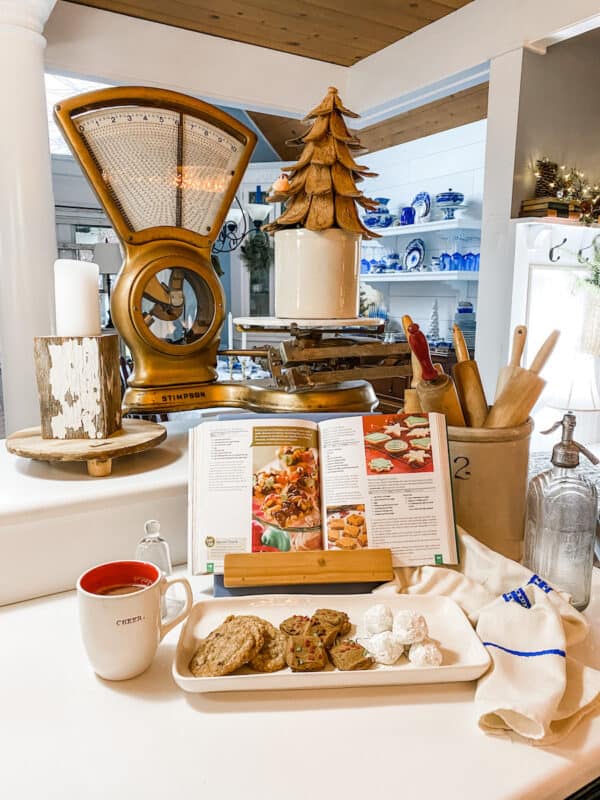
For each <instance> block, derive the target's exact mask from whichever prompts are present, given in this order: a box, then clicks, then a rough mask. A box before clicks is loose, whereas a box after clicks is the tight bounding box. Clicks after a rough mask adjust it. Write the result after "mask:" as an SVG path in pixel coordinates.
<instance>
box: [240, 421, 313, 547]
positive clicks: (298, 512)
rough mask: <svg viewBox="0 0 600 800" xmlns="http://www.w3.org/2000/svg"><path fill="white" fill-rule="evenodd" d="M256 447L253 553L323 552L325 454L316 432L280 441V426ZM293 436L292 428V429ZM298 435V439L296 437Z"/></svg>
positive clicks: (287, 433) (272, 430)
mask: <svg viewBox="0 0 600 800" xmlns="http://www.w3.org/2000/svg"><path fill="white" fill-rule="evenodd" d="M270 433H271V436H270V438H267V436H265V435H264V434H263V441H261V442H260V443H254V446H253V448H252V462H253V463H252V469H253V475H252V517H253V519H252V551H253V552H269V551H280V552H287V551H290V550H294V551H297V550H318V549H320V548H321V546H322V538H321V515H320V510H319V508H320V492H319V455H318V450H317V447H316V444H317V442H316V437H315V441H314V442H313V441H311V436H310V434H311V432H310V431H301V439H302V441H298V442H295V443H288V444H278V443H277V441H278V436H277V433H276V429H270ZM286 437H287V440H288V441H289V439H290V431H289V430H288V431H287V432H286ZM292 438H293V437H292Z"/></svg>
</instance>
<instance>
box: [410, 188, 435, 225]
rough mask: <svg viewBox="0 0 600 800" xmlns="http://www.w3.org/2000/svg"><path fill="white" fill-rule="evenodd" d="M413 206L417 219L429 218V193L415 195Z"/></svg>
mask: <svg viewBox="0 0 600 800" xmlns="http://www.w3.org/2000/svg"><path fill="white" fill-rule="evenodd" d="M411 206H412V207H413V208H414V210H415V212H416V215H417V219H421V220H422V219H425V217H428V216H429V212H430V211H431V196H430V195H429V192H419V193H418V194H417V195H415V198H414V200H413V201H412V203H411Z"/></svg>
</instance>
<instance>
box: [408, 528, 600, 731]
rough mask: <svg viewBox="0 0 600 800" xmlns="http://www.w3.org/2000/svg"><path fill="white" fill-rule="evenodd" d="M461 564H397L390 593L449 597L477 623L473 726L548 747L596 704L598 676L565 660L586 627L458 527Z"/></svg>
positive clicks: (540, 584) (559, 598)
mask: <svg viewBox="0 0 600 800" xmlns="http://www.w3.org/2000/svg"><path fill="white" fill-rule="evenodd" d="M458 540H459V552H460V565H459V566H457V567H433V566H426V567H403V568H398V569H396V570H395V573H396V588H397V590H398V591H399V592H405V593H408V594H436V595H445V596H446V597H450V598H452V599H453V600H454V601H455V602H457V603H458V605H459V606H460V607H461V608H462V609H463V611H464V612H465V613H466V615H467V616H468V617H469V619H470V620H471V622H472V623H473V624H474V625H475V626H476V630H477V634H478V635H479V637H480V638H481V640H482V641H483V643H484V645H485V646H486V647H487V649H488V652H489V654H490V657H491V659H492V665H491V667H490V669H489V670H488V671H487V672H486V674H485V675H483V676H482V677H481V678H480V679H479V681H478V683H477V688H476V691H475V707H476V714H477V719H478V723H479V726H480V728H481V729H482V730H484V731H486V732H488V733H500V734H501V733H505V732H507V731H514V732H515V733H517V734H519V735H520V736H523V737H525V738H526V739H527V740H529V741H530V742H532V743H533V744H539V745H549V744H554V743H555V742H556V741H558V740H559V739H560V738H562V737H563V736H565V735H566V734H567V733H569V732H570V731H571V730H572V729H573V727H574V726H575V725H576V724H577V722H579V720H580V719H581V718H582V717H584V716H585V715H586V714H589V713H591V712H592V711H593V710H594V709H596V708H599V707H600V671H599V670H597V669H594V668H592V667H589V666H586V665H585V664H582V663H581V662H579V661H577V660H576V659H574V658H571V657H570V656H569V653H568V650H569V648H570V647H572V646H573V645H575V644H578V643H579V642H581V641H583V639H585V637H586V636H587V633H588V630H589V625H588V622H587V620H586V618H585V617H584V616H583V614H580V613H579V612H578V611H577V610H576V609H575V608H573V606H571V605H570V603H569V602H568V596H567V595H564V594H563V593H562V592H559V591H555V590H553V589H552V587H551V586H549V585H548V584H547V583H546V582H545V581H544V580H543V579H542V578H540V577H538V576H537V575H534V574H533V573H532V572H531V571H530V570H528V569H527V568H526V567H523V566H522V565H521V564H517V563H516V562H515V561H511V560H510V559H508V558H505V557H504V556H502V555H500V554H499V553H495V552H494V551H493V550H490V549H489V548H488V547H486V546H485V545H483V544H481V542H478V541H477V540H476V539H474V538H473V537H472V536H469V534H467V533H465V532H464V531H462V530H460V529H459V535H458Z"/></svg>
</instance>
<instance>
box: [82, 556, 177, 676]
mask: <svg viewBox="0 0 600 800" xmlns="http://www.w3.org/2000/svg"><path fill="white" fill-rule="evenodd" d="M176 583H181V584H182V585H183V587H184V589H185V594H186V601H185V606H184V608H183V610H182V611H181V612H180V613H178V614H176V615H175V616H174V617H172V618H168V617H167V618H165V619H162V618H161V598H162V597H163V595H164V594H165V592H166V591H167V590H168V589H169V588H170V587H171V586H173V585H174V584H176ZM77 599H78V605H79V622H80V625H81V635H82V637H83V643H84V646H85V649H86V652H87V655H88V658H89V661H90V664H91V665H92V668H93V669H94V672H96V673H97V674H98V675H99V676H100V677H101V678H106V679H107V680H111V681H122V680H126V679H127V678H134V677H135V676H136V675H140V674H141V673H142V672H144V670H146V669H148V667H149V666H150V664H151V663H152V659H153V658H154V654H155V653H156V648H157V647H158V644H159V642H160V641H161V639H162V638H163V637H164V636H165V634H166V633H168V632H169V631H170V630H171V628H174V627H175V625H177V624H178V623H179V622H181V620H183V619H185V617H187V615H188V614H189V612H190V609H191V607H192V603H193V598H192V589H191V586H190V584H189V583H188V581H187V580H186V579H185V578H167V577H165V576H164V575H163V574H162V573H161V571H160V570H159V569H158V567H156V566H155V565H154V564H151V563H149V562H147V561H111V562H109V563H107V564H99V565H98V566H97V567H92V569H89V570H87V572H84V573H83V575H82V576H81V577H80V578H79V580H78V581H77Z"/></svg>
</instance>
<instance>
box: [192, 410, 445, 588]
mask: <svg viewBox="0 0 600 800" xmlns="http://www.w3.org/2000/svg"><path fill="white" fill-rule="evenodd" d="M188 513H189V520H188V535H189V549H190V553H189V556H190V559H189V560H190V564H191V568H192V572H193V573H194V574H197V573H201V572H215V573H222V571H223V559H224V556H225V554H226V553H249V552H276V551H280V552H287V551H290V550H322V549H331V548H337V549H340V550H355V549H361V548H365V547H389V548H390V550H391V551H392V556H393V563H394V566H415V565H421V564H456V563H457V560H458V559H457V547H456V529H455V524H454V512H453V506H452V491H451V482H450V469H449V463H448V443H447V438H446V418H445V417H444V415H443V414H435V413H429V414H425V413H423V414H372V415H367V416H351V417H336V418H332V419H327V420H325V421H321V422H318V423H317V422H313V421H311V420H307V419H288V418H285V419H274V418H267V419H261V418H260V417H253V418H252V419H234V420H227V419H224V420H218V421H211V422H205V423H203V424H201V425H199V426H198V427H197V428H194V429H193V430H192V431H190V484H189V512H188Z"/></svg>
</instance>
